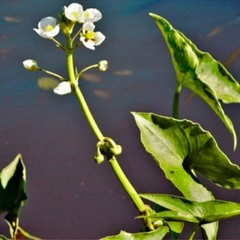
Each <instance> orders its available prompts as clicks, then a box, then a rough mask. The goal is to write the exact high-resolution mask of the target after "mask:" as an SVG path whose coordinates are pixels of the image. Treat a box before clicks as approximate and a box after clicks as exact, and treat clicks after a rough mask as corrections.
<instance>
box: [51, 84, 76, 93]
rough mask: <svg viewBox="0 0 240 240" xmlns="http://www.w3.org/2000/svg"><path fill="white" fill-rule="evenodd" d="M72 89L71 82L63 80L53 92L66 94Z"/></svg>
mask: <svg viewBox="0 0 240 240" xmlns="http://www.w3.org/2000/svg"><path fill="white" fill-rule="evenodd" d="M71 91H72V89H71V85H70V82H61V83H59V84H58V86H57V87H55V88H54V89H53V92H54V93H56V94H58V95H65V94H68V93H70V92H71Z"/></svg>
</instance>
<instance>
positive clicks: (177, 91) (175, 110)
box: [172, 83, 182, 118]
mask: <svg viewBox="0 0 240 240" xmlns="http://www.w3.org/2000/svg"><path fill="white" fill-rule="evenodd" d="M181 89H182V84H180V83H177V86H176V88H175V92H174V97H173V108H172V116H173V117H174V118H178V117H179V113H178V105H179V95H180V92H181Z"/></svg>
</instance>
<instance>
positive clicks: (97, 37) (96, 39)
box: [95, 32, 106, 46]
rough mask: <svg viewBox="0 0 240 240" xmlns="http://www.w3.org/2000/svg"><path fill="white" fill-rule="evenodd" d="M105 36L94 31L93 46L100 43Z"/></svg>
mask: <svg viewBox="0 0 240 240" xmlns="http://www.w3.org/2000/svg"><path fill="white" fill-rule="evenodd" d="M105 38H106V37H105V36H104V35H103V34H102V33H101V32H96V33H95V46H98V45H100V44H101V43H102V42H103V41H104V40H105Z"/></svg>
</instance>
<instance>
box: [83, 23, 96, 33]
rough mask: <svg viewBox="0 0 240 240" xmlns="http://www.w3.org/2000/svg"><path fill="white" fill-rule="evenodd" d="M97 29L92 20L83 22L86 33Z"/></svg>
mask: <svg viewBox="0 0 240 240" xmlns="http://www.w3.org/2000/svg"><path fill="white" fill-rule="evenodd" d="M94 29H95V25H94V24H93V23H92V22H85V23H84V24H83V32H84V33H86V31H87V32H93V31H94Z"/></svg>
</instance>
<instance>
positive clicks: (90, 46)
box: [80, 37, 95, 50]
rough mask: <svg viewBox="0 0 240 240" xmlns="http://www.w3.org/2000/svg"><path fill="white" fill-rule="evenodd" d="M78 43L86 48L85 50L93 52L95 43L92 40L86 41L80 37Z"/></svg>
mask: <svg viewBox="0 0 240 240" xmlns="http://www.w3.org/2000/svg"><path fill="white" fill-rule="evenodd" d="M80 41H81V42H82V43H83V45H84V46H85V47H86V48H89V49H92V50H94V49H95V47H94V45H95V42H94V41H93V40H86V38H85V37H80Z"/></svg>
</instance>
